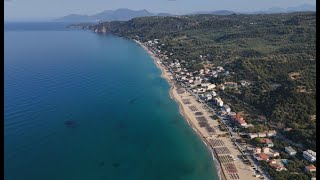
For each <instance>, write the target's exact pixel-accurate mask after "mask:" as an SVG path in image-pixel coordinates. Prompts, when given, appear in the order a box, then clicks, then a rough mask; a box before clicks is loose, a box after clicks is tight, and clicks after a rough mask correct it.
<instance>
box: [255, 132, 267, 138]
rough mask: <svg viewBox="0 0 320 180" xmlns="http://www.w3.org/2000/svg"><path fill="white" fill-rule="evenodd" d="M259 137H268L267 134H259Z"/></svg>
mask: <svg viewBox="0 0 320 180" xmlns="http://www.w3.org/2000/svg"><path fill="white" fill-rule="evenodd" d="M257 134H258V137H267V133H266V132H258V133H257Z"/></svg>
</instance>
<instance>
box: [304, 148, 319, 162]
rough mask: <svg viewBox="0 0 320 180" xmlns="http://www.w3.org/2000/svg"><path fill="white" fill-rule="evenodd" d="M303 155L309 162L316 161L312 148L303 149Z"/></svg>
mask: <svg viewBox="0 0 320 180" xmlns="http://www.w3.org/2000/svg"><path fill="white" fill-rule="evenodd" d="M303 157H304V158H305V159H306V160H308V161H309V162H314V161H316V152H314V151H312V150H306V151H303Z"/></svg>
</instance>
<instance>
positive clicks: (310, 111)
mask: <svg viewBox="0 0 320 180" xmlns="http://www.w3.org/2000/svg"><path fill="white" fill-rule="evenodd" d="M82 28H86V29H91V30H93V31H95V32H100V33H102V32H105V33H113V34H115V35H119V36H123V37H128V38H139V39H140V40H142V41H148V40H153V39H159V41H160V43H161V44H164V46H161V47H160V48H161V51H167V52H172V53H173V55H172V56H170V58H169V59H168V61H170V60H174V59H179V60H184V61H185V63H184V64H183V65H184V66H185V67H186V68H188V69H189V70H197V69H200V68H202V67H203V66H204V65H205V64H208V63H209V64H214V65H222V66H224V67H225V69H227V70H229V71H230V72H233V73H232V75H231V76H228V77H222V79H220V81H236V82H239V81H240V80H249V81H252V82H254V83H253V84H254V85H252V86H250V87H248V88H243V89H241V90H240V91H237V92H233V91H231V92H228V93H229V95H232V96H235V97H237V98H238V99H239V100H241V101H243V102H245V103H247V104H249V105H251V106H252V107H255V108H256V109H257V111H259V113H261V112H262V113H263V114H264V115H265V116H266V117H267V119H268V121H269V122H270V123H268V125H266V126H267V127H266V128H270V127H271V126H272V127H274V126H275V127H276V128H278V129H279V131H280V130H281V129H283V128H284V127H290V128H292V129H293V130H292V131H290V132H283V134H285V135H286V136H287V137H288V138H291V139H294V141H295V142H298V143H302V144H303V145H304V146H305V147H306V148H311V149H314V150H315V144H316V142H315V137H316V133H315V132H316V131H315V121H316V117H315V114H316V100H315V98H316V13H315V12H300V13H288V14H260V15H259V14H258V15H242V14H240V15H237V14H233V15H228V16H214V15H189V16H171V17H142V18H135V19H132V20H129V21H126V22H110V23H100V24H96V25H87V26H82ZM200 55H208V56H206V57H207V58H206V59H205V60H203V59H201V58H199V56H200ZM233 107H236V105H235V104H233ZM236 108H237V109H238V110H243V109H244V108H243V107H241V106H239V107H236Z"/></svg>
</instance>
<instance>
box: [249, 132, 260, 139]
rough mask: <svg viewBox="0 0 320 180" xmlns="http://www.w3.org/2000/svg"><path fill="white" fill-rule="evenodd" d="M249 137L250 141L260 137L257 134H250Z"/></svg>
mask: <svg viewBox="0 0 320 180" xmlns="http://www.w3.org/2000/svg"><path fill="white" fill-rule="evenodd" d="M248 135H249V137H250V139H253V138H256V137H258V134H257V133H249V134H248Z"/></svg>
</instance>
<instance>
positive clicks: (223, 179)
mask: <svg viewBox="0 0 320 180" xmlns="http://www.w3.org/2000/svg"><path fill="white" fill-rule="evenodd" d="M133 41H134V42H136V43H137V44H139V45H140V46H141V47H142V48H143V49H144V50H146V51H147V53H148V54H149V55H150V57H151V58H152V59H153V62H154V63H155V65H156V66H157V68H159V69H160V71H161V77H162V78H164V79H165V80H166V81H167V82H168V83H169V85H170V89H169V95H170V98H171V99H173V100H174V101H175V102H176V103H178V105H179V111H180V113H181V115H182V116H183V119H185V120H186V121H187V123H188V124H189V125H190V127H191V128H192V129H193V130H194V131H195V133H196V134H197V135H198V136H199V137H200V138H201V140H202V142H203V143H204V144H205V146H206V147H207V148H208V150H209V151H210V153H211V156H212V160H213V162H214V165H215V169H216V171H217V175H218V178H219V180H226V179H227V178H226V175H225V174H224V172H223V170H222V164H221V163H220V162H219V159H218V156H217V154H216V153H215V152H214V150H213V148H212V147H211V146H210V143H209V142H208V141H207V140H206V139H205V138H204V137H203V135H202V134H201V132H200V131H199V130H198V129H197V128H196V127H195V126H194V124H193V122H192V121H191V120H190V117H189V116H188V115H187V113H186V112H185V111H184V105H183V104H182V103H181V102H180V101H179V100H178V97H176V96H175V94H174V89H175V88H176V86H175V84H174V82H173V81H172V80H171V79H170V78H169V76H168V74H166V71H167V70H166V69H165V67H163V66H162V65H160V64H159V63H158V62H161V61H160V60H159V58H158V57H156V55H155V54H154V53H153V52H152V51H151V50H150V49H149V48H148V47H146V46H145V45H144V44H142V43H141V42H140V41H137V40H135V39H133Z"/></svg>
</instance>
